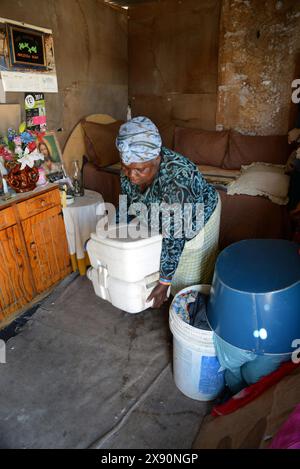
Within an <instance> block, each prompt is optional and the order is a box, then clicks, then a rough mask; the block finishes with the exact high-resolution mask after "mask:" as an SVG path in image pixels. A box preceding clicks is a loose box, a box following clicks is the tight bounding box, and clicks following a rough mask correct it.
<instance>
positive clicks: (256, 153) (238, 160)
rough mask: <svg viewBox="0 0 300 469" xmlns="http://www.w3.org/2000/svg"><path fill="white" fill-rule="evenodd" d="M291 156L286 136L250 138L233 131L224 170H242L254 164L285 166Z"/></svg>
mask: <svg viewBox="0 0 300 469" xmlns="http://www.w3.org/2000/svg"><path fill="white" fill-rule="evenodd" d="M288 155H289V146H288V143H287V136H286V135H266V136H250V135H242V134H240V133H238V132H235V131H231V132H230V137H229V152H228V153H227V155H226V157H225V159H224V161H223V168H227V169H240V167H241V166H242V165H247V164H251V163H253V162H258V161H261V162H264V163H274V164H285V163H286V161H287V158H288Z"/></svg>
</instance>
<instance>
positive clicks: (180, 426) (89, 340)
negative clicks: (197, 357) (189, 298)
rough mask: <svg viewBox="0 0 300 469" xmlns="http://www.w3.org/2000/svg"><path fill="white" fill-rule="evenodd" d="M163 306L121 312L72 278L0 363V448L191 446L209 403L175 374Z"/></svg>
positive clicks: (82, 279) (14, 339) (46, 302)
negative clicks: (180, 385)
mask: <svg viewBox="0 0 300 469" xmlns="http://www.w3.org/2000/svg"><path fill="white" fill-rule="evenodd" d="M171 342H172V338H171V334H170V331H169V327H168V309H167V307H165V308H164V309H162V310H151V309H149V310H147V311H145V312H143V313H140V314H138V315H131V314H127V313H124V312H122V311H120V310H118V309H116V308H114V307H113V306H111V305H110V304H109V303H107V302H105V301H103V300H101V299H100V298H98V297H96V296H95V294H94V291H93V288H92V285H91V283H90V281H89V280H87V278H86V277H79V276H76V275H75V274H72V275H71V276H70V277H68V278H67V279H65V280H64V281H63V282H62V283H61V284H60V285H59V286H58V287H57V288H56V290H55V291H54V292H52V294H51V295H50V296H49V297H48V298H47V299H46V300H44V301H43V303H42V304H41V305H40V307H39V308H38V309H37V311H36V312H35V313H34V314H33V315H32V317H31V318H30V319H29V320H28V322H27V323H26V324H25V325H24V326H22V328H21V330H19V331H18V334H17V335H16V336H15V337H11V338H10V339H9V340H8V341H7V344H6V346H7V358H6V361H7V363H6V364H1V365H0V389H1V393H0V396H1V397H0V447H1V448H109V449H113V448H115V449H125V448H135V449H137V448H142V449H154V448H157V449H188V448H191V445H192V442H193V440H194V438H195V436H196V434H197V432H198V429H199V427H200V424H201V421H202V419H203V417H204V415H205V414H206V413H207V411H208V404H206V403H203V402H197V401H193V400H192V399H189V398H187V397H185V396H184V395H183V394H181V393H180V391H179V390H178V389H177V388H176V386H175V384H174V382H173V377H172V369H171V355H172V348H171Z"/></svg>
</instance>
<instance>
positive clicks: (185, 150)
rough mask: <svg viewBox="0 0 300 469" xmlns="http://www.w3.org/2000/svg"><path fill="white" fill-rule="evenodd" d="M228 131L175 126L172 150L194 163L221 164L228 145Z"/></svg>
mask: <svg viewBox="0 0 300 469" xmlns="http://www.w3.org/2000/svg"><path fill="white" fill-rule="evenodd" d="M228 136H229V132H228V131H222V132H216V131H209V130H198V129H187V128H183V127H176V129H175V140H174V150H175V151H177V152H178V153H181V154H182V155H184V156H186V157H188V158H190V159H191V160H192V161H193V162H194V163H196V164H205V165H211V166H219V167H220V166H222V163H223V160H224V157H225V153H226V150H227V145H228Z"/></svg>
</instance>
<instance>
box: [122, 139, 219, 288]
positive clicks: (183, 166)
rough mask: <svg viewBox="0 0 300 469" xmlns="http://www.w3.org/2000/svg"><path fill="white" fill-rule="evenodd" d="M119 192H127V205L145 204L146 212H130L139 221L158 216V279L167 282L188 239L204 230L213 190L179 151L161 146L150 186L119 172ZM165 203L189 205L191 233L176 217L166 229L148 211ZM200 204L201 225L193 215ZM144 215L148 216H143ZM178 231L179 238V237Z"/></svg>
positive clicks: (212, 203)
mask: <svg viewBox="0 0 300 469" xmlns="http://www.w3.org/2000/svg"><path fill="white" fill-rule="evenodd" d="M121 191H122V194H126V195H127V203H128V205H131V204H139V203H143V204H144V205H145V206H146V207H147V209H148V212H147V214H146V215H144V213H142V212H141V213H139V212H138V211H137V213H134V214H133V215H137V216H138V218H139V219H140V220H141V222H147V223H148V224H149V223H150V220H152V223H153V219H157V224H158V226H154V230H157V232H160V233H163V243H162V253H161V262H160V278H161V281H169V282H170V281H171V280H172V278H173V277H174V274H175V272H176V269H177V266H178V263H179V260H180V256H181V254H182V251H183V249H184V246H185V243H186V241H190V239H192V238H193V237H195V236H196V235H197V234H198V233H199V232H200V231H201V230H202V229H203V226H204V225H206V224H207V222H208V221H209V219H210V217H211V216H212V214H213V212H214V210H215V208H216V205H217V201H218V195H217V191H216V189H215V188H214V187H213V186H212V185H210V184H208V183H207V182H206V181H205V179H204V178H203V177H202V175H201V173H200V172H199V170H198V168H197V166H196V165H195V164H194V163H192V162H191V161H190V160H188V159H187V158H186V157H184V156H182V155H180V154H179V153H176V152H174V151H172V150H169V149H167V148H165V147H162V149H161V163H160V168H159V171H158V173H157V175H156V177H155V179H154V181H153V183H152V184H151V186H150V187H148V188H147V189H146V191H145V192H141V190H140V188H139V187H138V186H137V185H134V184H132V183H131V182H130V180H129V179H128V178H127V177H126V176H125V175H124V174H123V173H122V172H121ZM164 203H165V204H168V205H171V204H174V203H179V204H181V206H182V207H183V206H184V204H190V205H191V206H192V208H193V210H192V213H191V216H190V218H191V226H192V230H193V233H192V236H188V234H187V233H185V232H184V230H183V229H182V226H180V224H178V223H177V222H176V217H173V218H171V225H170V227H169V229H168V228H166V227H164V226H163V223H162V220H163V219H164V217H163V216H160V217H159V218H158V217H153V216H152V217H151V211H152V215H153V212H154V211H155V210H158V211H159V207H160V209H161V207H163V204H164ZM152 204H156V205H152ZM199 204H202V208H203V210H202V214H203V217H202V220H201V223H200V224H199V219H198V218H197V217H196V212H197V206H199ZM161 212H163V209H161ZM145 216H146V217H147V219H145V218H143V217H145ZM181 223H182V220H181ZM165 228H166V229H165ZM180 231H181V237H178V234H180ZM166 233H167V234H166Z"/></svg>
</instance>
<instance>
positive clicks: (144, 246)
mask: <svg viewBox="0 0 300 469" xmlns="http://www.w3.org/2000/svg"><path fill="white" fill-rule="evenodd" d="M102 225H103V223H99V226H100V228H99V229H98V226H97V229H96V230H97V232H96V233H92V234H91V238H90V240H89V241H88V243H87V252H88V255H89V258H90V261H91V267H90V268H89V269H88V272H87V276H88V278H89V279H90V280H91V281H92V283H93V286H94V290H95V293H96V295H97V296H100V298H103V299H104V300H107V301H109V302H110V303H111V304H112V305H113V306H115V307H117V308H119V309H122V310H123V311H126V312H128V313H139V312H141V311H144V310H145V309H147V308H149V307H150V306H151V304H152V302H150V303H147V301H146V300H147V298H148V296H149V295H150V293H151V291H152V290H153V288H154V287H155V286H156V285H157V282H158V280H159V268H160V254H161V246H162V236H161V235H159V234H158V235H155V236H150V235H149V233H148V231H147V230H146V229H145V228H143V227H140V226H139V225H137V224H136V223H130V224H128V225H127V224H119V225H110V226H109V227H108V229H106V230H103V229H102Z"/></svg>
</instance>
